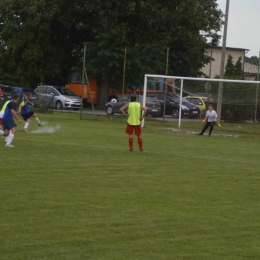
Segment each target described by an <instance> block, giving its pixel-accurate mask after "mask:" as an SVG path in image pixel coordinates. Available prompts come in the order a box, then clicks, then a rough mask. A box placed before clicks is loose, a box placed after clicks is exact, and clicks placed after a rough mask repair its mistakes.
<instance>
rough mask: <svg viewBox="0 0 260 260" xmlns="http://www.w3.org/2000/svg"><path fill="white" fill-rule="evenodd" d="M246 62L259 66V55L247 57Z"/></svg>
mask: <svg viewBox="0 0 260 260" xmlns="http://www.w3.org/2000/svg"><path fill="white" fill-rule="evenodd" d="M245 62H248V63H251V64H254V65H256V66H259V58H258V57H257V56H252V57H245Z"/></svg>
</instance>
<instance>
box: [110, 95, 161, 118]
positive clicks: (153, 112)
mask: <svg viewBox="0 0 260 260" xmlns="http://www.w3.org/2000/svg"><path fill="white" fill-rule="evenodd" d="M131 96H132V95H129V94H127V95H124V96H123V97H118V98H117V102H115V103H113V102H111V101H113V100H111V101H110V102H107V103H106V105H105V111H106V112H107V114H108V115H113V114H114V113H119V114H121V112H120V110H119V109H120V108H121V107H122V106H124V105H125V104H128V103H129V102H130V98H131ZM135 96H136V101H137V102H139V103H141V104H143V96H142V95H135ZM145 108H146V109H147V114H146V115H150V116H152V117H158V116H160V115H161V104H160V102H159V100H158V99H157V98H156V97H146V101H145Z"/></svg>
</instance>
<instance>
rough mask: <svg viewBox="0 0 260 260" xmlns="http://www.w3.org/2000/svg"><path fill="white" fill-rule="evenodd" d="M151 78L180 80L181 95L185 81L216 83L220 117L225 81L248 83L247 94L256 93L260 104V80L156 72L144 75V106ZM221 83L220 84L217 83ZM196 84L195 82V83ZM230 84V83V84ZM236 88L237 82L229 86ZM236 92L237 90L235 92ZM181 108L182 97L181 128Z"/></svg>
mask: <svg viewBox="0 0 260 260" xmlns="http://www.w3.org/2000/svg"><path fill="white" fill-rule="evenodd" d="M149 78H151V79H152V78H157V79H159V80H161V82H164V81H165V80H167V79H172V80H174V81H175V80H179V81H180V82H179V83H180V85H178V86H179V88H178V91H179V96H180V97H183V87H184V82H188V81H189V82H196V81H200V84H201V83H202V82H203V84H204V85H205V83H207V82H209V83H210V84H211V83H212V84H215V92H216V91H217V96H218V100H217V101H218V102H217V113H220V115H219V117H221V107H222V92H223V83H238V84H244V85H243V86H245V85H247V86H246V87H243V89H245V94H247V92H246V90H247V89H248V90H250V91H251V92H253V93H256V94H251V96H250V97H252V96H253V97H254V98H255V100H253V101H252V104H251V103H250V105H254V104H259V101H260V100H259V97H258V85H259V84H260V81H249V80H228V79H210V78H190V77H179V76H164V75H156V74H145V76H144V89H143V106H145V101H146V96H147V90H148V81H149ZM217 83H219V84H217ZM194 85H195V83H194ZM231 85H232V84H231ZM229 86H230V85H229ZM231 87H232V89H234V90H235V89H236V86H235V84H233V85H232V86H230V87H229V88H231ZM162 92H166V90H165V89H164V90H162ZM231 92H232V90H231ZM233 93H235V92H233ZM254 98H252V99H254ZM181 108H182V98H180V104H179V114H178V115H179V118H178V128H179V129H180V128H181V115H182V114H181ZM143 126H144V120H143V121H142V127H143Z"/></svg>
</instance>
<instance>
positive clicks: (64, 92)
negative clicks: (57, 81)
mask: <svg viewBox="0 0 260 260" xmlns="http://www.w3.org/2000/svg"><path fill="white" fill-rule="evenodd" d="M58 90H59V92H60V93H61V94H62V95H65V96H76V94H75V93H74V92H72V91H71V90H70V89H68V88H65V87H62V88H58Z"/></svg>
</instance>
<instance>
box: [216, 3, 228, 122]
mask: <svg viewBox="0 0 260 260" xmlns="http://www.w3.org/2000/svg"><path fill="white" fill-rule="evenodd" d="M228 11H229V0H227V1H226V12H225V22H224V33H223V43H222V54H221V64H220V74H219V75H220V79H223V76H224V65H225V55H226V43H227V27H228ZM222 94H223V82H219V87H218V104H217V113H218V118H219V120H220V119H221V110H222Z"/></svg>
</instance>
